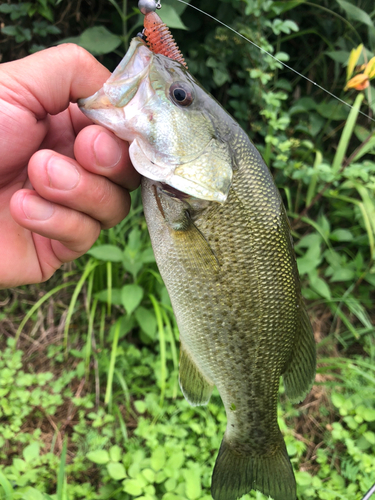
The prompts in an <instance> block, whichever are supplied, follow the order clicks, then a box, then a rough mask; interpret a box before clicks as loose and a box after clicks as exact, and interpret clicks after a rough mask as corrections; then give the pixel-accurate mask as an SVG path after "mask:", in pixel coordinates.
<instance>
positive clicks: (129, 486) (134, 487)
mask: <svg viewBox="0 0 375 500" xmlns="http://www.w3.org/2000/svg"><path fill="white" fill-rule="evenodd" d="M123 484H124V490H123V491H125V493H129V495H131V496H133V497H138V496H139V495H140V494H141V493H142V491H143V489H142V488H141V487H140V486H139V484H138V481H137V480H136V479H126V480H125V481H124V483H123Z"/></svg>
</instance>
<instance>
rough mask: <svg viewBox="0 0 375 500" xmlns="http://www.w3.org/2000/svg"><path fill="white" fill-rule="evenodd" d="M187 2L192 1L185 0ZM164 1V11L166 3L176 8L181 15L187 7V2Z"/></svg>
mask: <svg viewBox="0 0 375 500" xmlns="http://www.w3.org/2000/svg"><path fill="white" fill-rule="evenodd" d="M185 2H186V3H190V0H185ZM162 3H163V8H162V9H161V10H162V11H163V10H164V8H165V6H166V5H170V6H172V7H173V8H174V10H175V11H176V12H177V14H178V15H179V16H180V15H181V14H182V13H183V12H184V10H185V9H186V7H187V5H186V3H180V2H176V0H163V2H162Z"/></svg>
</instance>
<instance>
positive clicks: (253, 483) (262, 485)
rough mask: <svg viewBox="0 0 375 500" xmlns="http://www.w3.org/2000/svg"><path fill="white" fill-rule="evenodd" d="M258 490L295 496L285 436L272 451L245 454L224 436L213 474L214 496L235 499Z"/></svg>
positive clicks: (288, 499) (277, 497) (284, 498)
mask: <svg viewBox="0 0 375 500" xmlns="http://www.w3.org/2000/svg"><path fill="white" fill-rule="evenodd" d="M251 490H258V491H260V492H262V493H263V494H264V495H269V496H270V497H272V498H273V499H274V500H296V498H297V495H296V482H295V479H294V474H293V469H292V466H291V463H290V461H289V457H288V454H287V452H286V448H285V444H284V440H282V439H281V440H280V446H279V447H278V448H277V451H276V452H275V453H274V454H273V455H268V456H243V455H239V454H238V453H236V452H235V450H234V449H233V448H231V446H230V445H229V444H228V443H227V441H226V439H225V436H224V439H223V441H222V443H221V447H220V451H219V455H218V457H217V459H216V464H215V468H214V472H213V475H212V486H211V494H212V497H213V498H214V500H236V499H237V498H241V497H242V495H245V494H246V493H250V491H251Z"/></svg>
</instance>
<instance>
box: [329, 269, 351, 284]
mask: <svg viewBox="0 0 375 500" xmlns="http://www.w3.org/2000/svg"><path fill="white" fill-rule="evenodd" d="M354 276H355V273H354V271H353V270H352V269H348V268H346V267H341V268H339V269H335V271H334V272H333V274H332V276H331V279H330V281H331V282H333V283H334V282H336V281H352V280H353V278H354Z"/></svg>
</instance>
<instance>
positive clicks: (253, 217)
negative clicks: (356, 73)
mask: <svg viewBox="0 0 375 500" xmlns="http://www.w3.org/2000/svg"><path fill="white" fill-rule="evenodd" d="M79 105H80V108H81V110H82V111H83V112H84V113H85V114H86V115H87V116H88V117H89V118H91V119H92V120H93V121H94V122H96V123H98V124H101V125H103V126H105V127H107V128H108V129H109V130H112V131H113V132H114V133H115V134H116V135H117V136H118V137H120V138H121V139H124V140H126V141H129V142H130V143H131V145H130V150H129V151H130V157H131V159H132V162H133V165H134V167H135V168H136V169H137V170H138V172H140V173H141V174H142V176H143V179H142V198H143V204H144V211H145V216H146V221H147V225H148V229H149V232H150V236H151V241H152V245H153V249H154V252H155V257H156V262H157V264H158V267H159V270H160V273H161V275H162V277H163V280H164V282H165V284H166V286H167V289H168V292H169V295H170V298H171V302H172V306H173V309H174V312H175V315H176V318H177V323H178V327H179V330H180V342H181V349H180V351H181V352H180V374H179V380H180V386H181V389H182V392H183V394H184V396H185V397H186V398H187V400H188V401H189V402H190V403H191V404H192V405H203V404H207V402H208V401H209V399H210V396H211V393H212V390H213V387H214V386H215V385H216V387H217V389H218V391H219V393H220V396H221V399H222V401H223V404H224V406H225V410H226V414H227V419H228V423H227V428H226V432H225V435H224V438H223V441H222V444H221V447H220V450H219V454H218V457H217V460H216V464H215V468H214V472H213V477H212V496H213V498H214V500H235V499H236V498H239V497H241V496H242V495H244V494H246V493H248V492H249V491H250V490H252V489H254V490H259V491H261V492H263V493H264V494H266V495H269V496H271V497H272V498H273V499H274V500H296V485H295V479H294V474H293V470H292V467H291V464H290V461H289V458H288V455H287V452H286V447H285V443H284V440H283V437H282V435H281V432H280V429H279V427H278V424H277V398H278V389H279V381H280V376H283V379H284V384H285V388H286V393H287V395H288V396H289V398H291V399H292V400H294V401H301V400H303V398H304V397H305V395H306V394H307V392H308V391H309V390H310V388H311V385H312V383H313V380H314V375H315V364H316V353H315V343H314V338H313V333H312V329H311V325H310V321H309V319H308V316H307V312H306V308H305V305H304V303H303V300H302V297H301V291H300V283H299V277H298V271H297V265H296V260H295V255H294V251H293V242H292V239H291V235H290V227H289V223H288V219H287V216H286V212H285V208H284V206H283V203H282V200H281V197H280V195H279V192H278V190H277V188H276V186H275V184H274V181H273V178H272V176H271V173H270V171H269V169H268V168H267V166H266V165H265V163H264V162H263V160H262V158H261V156H260V154H259V152H258V151H257V149H256V148H255V146H254V145H253V144H252V143H251V141H250V140H249V138H248V136H247V135H246V133H245V132H244V131H243V130H242V129H241V128H240V127H239V125H238V124H237V123H236V122H235V121H234V120H233V118H232V117H231V116H230V115H229V114H228V113H227V112H226V111H225V110H224V109H223V108H222V107H221V106H220V104H218V103H217V102H216V101H215V100H214V98H213V97H211V96H210V95H209V94H208V93H207V92H206V91H205V90H204V89H203V88H202V87H201V86H200V85H199V83H198V82H197V81H196V80H195V79H194V78H193V77H192V76H191V75H190V74H189V73H188V71H187V70H186V68H184V66H183V65H182V64H180V63H179V62H176V61H173V60H171V59H168V58H167V57H165V56H163V55H160V54H154V53H153V52H151V51H150V50H149V48H148V47H147V45H146V44H145V43H144V42H143V40H142V39H141V38H138V37H137V38H135V39H133V41H132V43H131V45H130V48H129V50H128V52H127V54H126V55H125V57H124V59H123V60H122V62H121V63H120V65H119V66H118V67H117V68H116V70H115V71H114V73H113V74H112V76H111V77H110V78H109V80H108V81H107V82H106V83H105V84H104V86H103V88H102V89H101V90H100V91H99V92H97V93H96V94H95V95H94V96H92V97H89V98H87V99H82V100H80V102H79Z"/></svg>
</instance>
